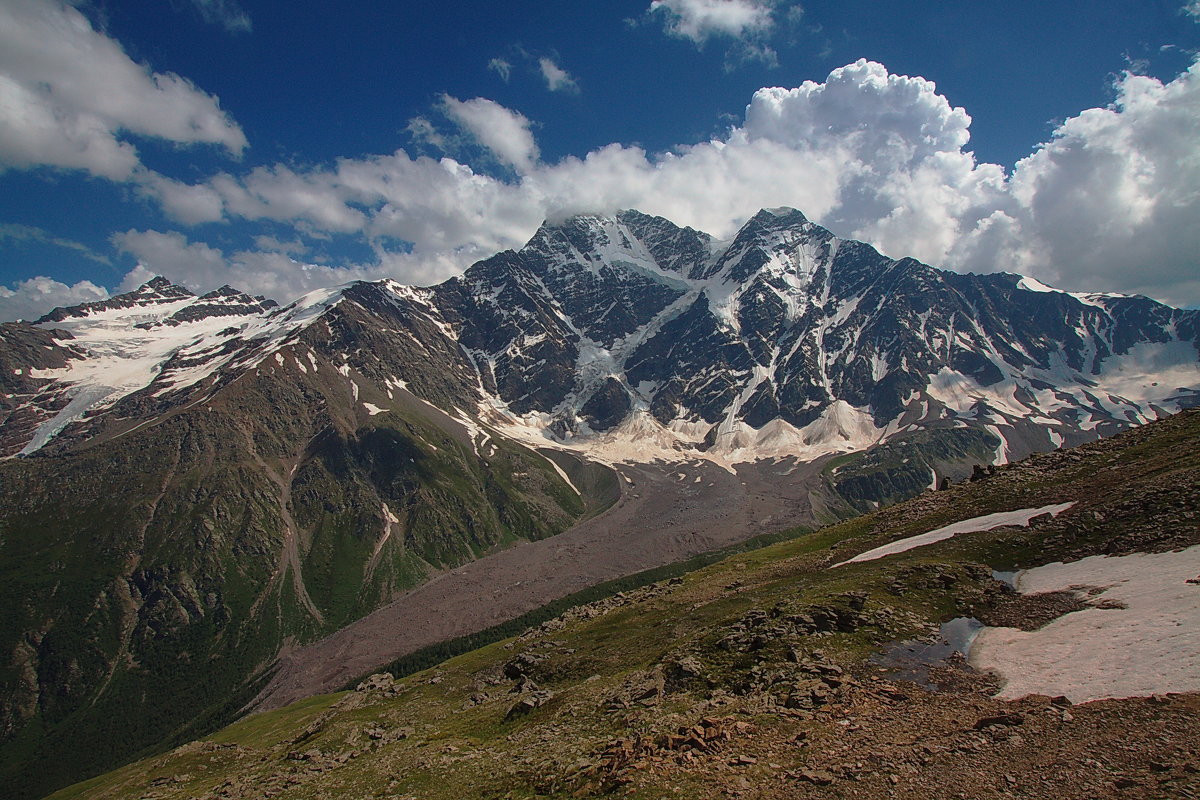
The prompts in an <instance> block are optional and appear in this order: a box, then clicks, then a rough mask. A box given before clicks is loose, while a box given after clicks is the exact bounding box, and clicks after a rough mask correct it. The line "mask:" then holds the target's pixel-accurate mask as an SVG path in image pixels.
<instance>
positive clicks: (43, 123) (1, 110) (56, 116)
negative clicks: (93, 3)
mask: <svg viewBox="0 0 1200 800" xmlns="http://www.w3.org/2000/svg"><path fill="white" fill-rule="evenodd" d="M124 133H134V134H139V135H143V136H151V137H156V138H160V139H165V140H168V141H172V142H176V143H179V144H214V145H219V146H221V147H224V148H225V149H227V150H228V151H229V152H230V153H231V154H234V155H238V154H240V153H241V152H242V150H243V148H245V146H246V137H245V135H244V134H243V133H242V130H241V128H240V127H238V125H237V123H235V122H234V121H233V120H232V119H231V118H230V117H229V116H228V115H227V114H226V113H225V112H224V111H222V110H221V107H220V105H219V103H218V101H217V99H216V98H215V97H213V96H212V95H209V94H206V93H205V92H203V91H201V90H200V89H198V88H196V87H195V86H194V85H193V84H192V83H191V82H190V81H188V80H187V79H185V78H182V77H180V76H178V75H175V74H174V73H170V72H166V73H161V72H153V71H151V70H150V69H149V68H147V67H146V66H144V65H141V64H137V63H135V62H134V61H133V60H132V59H130V58H129V56H128V55H127V54H126V53H125V52H124V50H123V49H122V48H121V46H120V44H118V43H117V42H116V41H114V40H113V39H111V38H109V37H107V36H105V35H104V34H103V33H100V32H98V31H96V30H95V29H94V28H93V27H92V25H91V23H90V22H89V21H88V19H87V18H86V17H85V16H84V15H83V14H81V13H80V12H79V11H78V10H77V9H75V8H74V7H72V6H70V5H67V4H66V3H63V2H61V0H4V2H3V3H0V168H3V167H4V166H10V167H18V168H27V167H35V166H39V165H48V166H55V167H63V168H68V169H82V170H86V171H87V172H89V173H91V174H93V175H97V176H100V177H104V178H110V179H113V180H130V179H134V178H135V177H136V175H135V173H137V171H138V168H139V161H138V156H137V152H136V150H135V148H134V146H133V145H132V144H131V143H129V142H128V141H125V140H124V139H123V138H121V137H122V135H123V134H124Z"/></svg>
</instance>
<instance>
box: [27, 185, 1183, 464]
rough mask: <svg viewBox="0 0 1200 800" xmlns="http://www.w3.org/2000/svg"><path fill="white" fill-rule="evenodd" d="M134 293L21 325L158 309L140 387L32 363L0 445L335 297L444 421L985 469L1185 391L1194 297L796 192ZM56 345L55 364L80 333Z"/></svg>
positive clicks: (290, 321) (179, 392)
mask: <svg viewBox="0 0 1200 800" xmlns="http://www.w3.org/2000/svg"><path fill="white" fill-rule="evenodd" d="M138 292H141V293H143V294H144V296H139V295H138ZM138 292H135V293H131V294H129V295H122V296H120V297H119V298H114V300H112V301H106V303H101V304H95V305H96V306H97V308H96V310H94V311H93V310H91V309H88V310H87V312H86V313H81V311H80V309H60V310H58V311H56V312H53V313H52V314H50V315H47V317H45V318H43V320H41V321H39V324H38V327H39V328H41V329H45V328H47V327H48V326H50V325H51V324H54V325H56V326H60V327H67V329H68V330H70V329H71V327H70V321H71V320H74V319H78V318H82V319H85V320H91V319H94V318H96V317H97V316H99V315H100V314H101V313H102V312H109V313H110V314H114V315H115V314H117V313H118V312H117V311H115V309H128V308H132V309H135V310H136V311H138V312H142V311H145V310H147V309H149V308H157V309H160V310H162V311H166V310H168V309H170V310H171V313H170V314H160V315H159V317H158V319H156V320H155V321H152V322H146V321H142V322H139V323H136V324H138V325H139V327H141V328H143V329H145V328H151V329H153V328H160V329H165V328H167V327H169V328H171V329H172V331H171V332H172V336H169V337H160V338H159V339H158V341H157V343H156V344H155V345H154V346H156V347H157V348H158V351H157V355H156V356H155V357H156V358H157V363H155V364H153V365H152V370H151V372H148V373H147V372H143V373H142V374H141V375H140V376H139V377H138V380H140V381H141V385H140V386H138V385H135V382H134V381H132V380H131V381H130V382H128V383H127V385H126V386H125V387H123V388H120V389H119V390H114V389H112V388H111V387H109V388H108V389H107V390H105V389H102V388H97V386H96V385H95V384H96V381H91V382H90V383H89V381H88V380H87V379H86V378H85V379H84V380H77V378H76V375H74V374H72V373H71V371H70V370H67V369H63V370H58V371H57V372H51V371H46V370H45V369H44V368H43V369H41V370H40V371H38V372H37V375H38V376H41V377H42V378H43V380H45V381H46V383H45V384H43V386H42V394H41V395H35V396H33V397H32V398H30V399H25V397H28V395H26V396H20V397H19V398H18V397H12V396H10V397H9V398H7V403H8V405H9V406H10V408H12V410H10V411H9V416H10V417H20V418H23V419H26V420H28V419H30V418H32V419H36V420H39V421H40V423H41V424H40V427H39V428H37V429H36V431H37V432H36V433H34V435H33V436H32V437H31V438H28V439H26V437H28V436H29V433H30V428H31V423H30V422H28V421H26V422H25V423H24V424H23V425H21V426H20V427H19V435H18V433H14V432H13V431H8V432H7V433H6V441H7V446H8V448H9V451H10V453H11V451H12V450H13V448H15V447H16V445H17V444H22V448H23V449H22V450H21V452H23V453H30V452H34V451H36V450H37V448H38V447H41V446H44V445H45V444H46V442H48V441H49V440H50V439H51V438H52V437H53V435H54V434H53V433H50V434H49V435H47V432H48V431H51V432H53V431H55V430H61V429H62V428H63V427H69V426H76V427H82V428H84V429H85V431H84V433H83V436H85V437H86V436H89V435H94V434H95V433H96V432H97V431H98V430H99V429H102V428H103V427H104V426H103V424H97V421H96V418H97V417H101V416H103V414H102V413H98V412H103V411H104V410H105V409H106V408H110V407H112V406H113V405H114V404H115V403H118V402H119V401H120V399H121V398H123V397H125V396H126V394H131V393H141V394H142V395H146V394H149V395H152V396H154V397H160V398H164V400H165V401H166V404H167V405H169V404H170V403H175V404H178V403H182V402H190V401H191V400H192V399H194V397H195V396H196V395H199V394H201V393H203V392H204V391H207V390H206V389H205V388H203V387H205V386H209V385H210V384H211V385H217V384H220V383H221V382H222V381H228V380H231V379H233V378H235V377H236V376H237V375H238V374H241V373H243V372H244V371H246V370H249V369H253V368H255V367H256V366H257V365H258V364H260V363H261V362H262V361H263V359H264V358H266V357H268V356H270V355H272V354H274V353H275V352H277V351H278V350H279V348H280V347H282V346H283V345H284V343H287V342H290V341H294V340H295V338H296V337H297V336H298V334H299V331H301V330H303V329H304V328H306V327H307V326H309V325H311V324H313V323H314V322H315V321H317V320H322V319H325V320H328V319H331V318H332V316H331V315H333V313H334V312H333V311H332V309H334V308H335V307H336V306H338V305H339V304H342V303H344V302H347V301H348V302H350V303H353V304H355V305H357V306H359V307H360V308H362V309H366V310H367V312H368V313H371V314H374V315H377V317H378V323H379V325H380V326H381V328H383V329H385V330H390V331H392V332H394V333H396V334H397V335H400V336H406V337H408V338H409V339H410V340H411V341H410V342H408V345H407V346H406V347H405V348H403V349H404V353H405V355H406V357H407V358H410V359H411V360H407V361H406V360H399V361H385V360H383V359H380V358H379V356H378V355H377V354H373V353H370V352H362V351H361V349H360V350H358V351H354V352H347V353H342V354H341V356H340V357H341V359H342V361H343V362H344V363H345V364H347V365H350V364H351V362H355V361H356V362H358V363H357V365H356V368H364V369H367V370H368V371H369V372H371V373H374V374H377V376H378V377H379V378H380V379H381V380H383V381H384V382H385V383H386V384H387V385H389V386H392V387H403V388H404V389H405V390H406V391H410V392H412V393H413V394H414V395H416V396H417V397H419V398H421V399H423V400H426V401H428V402H431V403H433V404H434V405H435V406H438V407H439V408H441V409H442V410H444V411H447V412H449V413H451V414H452V415H461V416H463V417H466V418H470V419H473V420H476V421H482V422H485V423H486V424H488V425H490V426H493V427H496V428H497V429H499V430H502V431H504V432H506V433H508V434H509V435H512V436H514V437H517V438H521V439H524V440H526V441H530V442H536V443H539V444H554V445H558V446H568V447H573V448H578V449H579V450H581V451H582V452H584V453H588V454H590V455H593V456H598V457H601V458H605V457H607V458H609V459H612V458H616V459H618V460H619V459H621V458H625V457H632V458H633V459H634V460H636V458H638V457H642V458H646V457H652V456H653V457H663V458H680V457H691V456H695V455H696V454H700V453H705V454H709V455H710V456H713V457H717V458H721V459H724V460H726V461H730V462H733V463H736V462H739V461H743V462H744V461H751V460H754V459H758V458H770V457H783V456H792V457H797V458H801V459H806V460H811V459H812V458H816V457H819V456H822V455H826V454H829V453H836V452H852V451H856V450H863V449H866V448H868V447H870V446H873V445H877V444H882V443H886V442H888V441H889V440H891V439H894V438H896V437H900V436H903V435H905V434H908V433H912V432H915V431H922V430H950V429H955V428H970V429H972V430H975V431H978V432H981V433H982V434H983V435H985V436H987V437H988V438H989V440H990V441H992V442H993V444H992V445H991V446H992V447H993V448H994V458H993V460H994V461H996V462H997V463H1004V461H1006V460H1008V459H1011V458H1017V457H1020V456H1023V455H1025V454H1027V453H1029V452H1035V451H1039V450H1047V449H1051V448H1053V447H1057V446H1060V445H1062V444H1064V443H1065V444H1076V443H1079V442H1082V441H1086V440H1089V439H1091V438H1095V437H1096V436H1098V435H1105V434H1110V433H1112V432H1115V431H1116V430H1120V429H1121V428H1123V427H1127V426H1128V425H1130V424H1138V423H1144V422H1146V421H1149V420H1152V419H1156V418H1158V417H1160V416H1162V415H1165V414H1169V413H1172V412H1174V411H1177V410H1178V409H1180V408H1183V407H1188V406H1191V405H1194V404H1196V403H1198V402H1200V351H1198V347H1200V345H1198V344H1197V342H1198V341H1200V312H1197V311H1186V310H1180V309H1172V308H1169V307H1167V306H1164V305H1162V304H1160V303H1157V302H1155V301H1153V300H1150V299H1148V298H1144V297H1127V296H1120V295H1111V294H1080V293H1069V292H1061V291H1057V290H1053V289H1050V288H1049V287H1046V286H1044V285H1042V284H1040V283H1038V282H1037V281H1034V280H1032V279H1029V278H1021V277H1019V276H1015V275H1009V274H994V275H961V274H957V273H952V272H945V271H942V270H937V269H933V268H931V267H928V266H926V265H923V264H921V263H919V262H916V261H914V260H912V259H902V260H899V261H896V260H893V259H889V258H886V257H884V256H882V255H880V254H879V253H878V252H876V251H875V250H874V249H873V248H871V247H870V246H869V245H865V244H862V243H860V242H853V241H843V240H840V239H838V238H837V237H834V236H833V235H832V234H830V233H829V232H828V231H827V230H825V229H824V228H821V227H820V226H818V225H815V224H813V223H811V222H809V221H808V220H807V219H805V218H804V216H803V215H802V214H800V212H798V211H795V210H792V209H774V210H765V211H762V212H759V213H758V214H757V215H755V216H754V217H753V218H751V220H750V221H749V222H747V223H746V225H745V226H744V227H743V228H742V229H741V231H739V233H738V234H737V235H736V236H735V237H734V238H733V239H732V240H731V241H728V242H717V241H715V240H714V239H713V238H712V237H710V236H708V235H707V234H704V233H701V232H698V231H694V230H692V229H690V228H679V227H678V226H675V225H673V224H672V223H670V222H669V221H667V220H664V219H661V218H656V217H650V216H647V215H644V214H640V213H639V212H635V211H626V212H621V213H619V214H617V215H615V216H613V217H609V218H604V217H593V216H578V217H572V218H570V219H567V220H565V221H563V222H561V223H558V224H546V225H543V227H542V228H541V229H540V230H539V231H538V232H537V234H535V236H534V237H533V238H532V239H531V240H530V242H529V243H528V244H527V245H526V246H525V247H524V248H522V249H521V250H520V251H517V252H513V251H508V252H504V253H500V254H498V255H496V256H494V257H493V258H490V259H487V260H485V261H482V262H479V263H478V264H476V265H474V266H473V267H471V268H470V269H468V270H467V271H466V272H465V273H464V274H463V275H462V276H460V277H458V278H453V279H451V280H449V281H447V282H445V283H443V284H440V285H438V286H434V287H430V288H414V287H406V286H402V285H400V284H396V283H394V282H392V281H382V282H378V283H374V284H370V283H355V284H350V285H347V286H344V287H338V288H336V289H331V290H325V291H322V292H316V293H313V294H311V295H308V296H306V297H305V298H301V299H300V300H298V301H296V302H295V303H293V304H291V305H289V306H288V307H287V308H284V309H280V308H269V307H267V305H266V304H264V302H263V301H262V300H261V299H260V298H248V297H246V296H245V295H240V293H236V292H235V291H234V290H232V289H229V288H228V287H225V288H224V289H222V290H218V291H217V292H215V293H212V294H210V295H207V296H205V298H199V299H195V298H191V297H190V295H189V294H188V293H186V290H180V289H178V287H171V286H170V285H169V284H168V283H167V282H165V281H162V280H161V279H159V280H158V282H152V283H151V284H147V286H145V287H143V288H142V289H139V290H138ZM181 293H182V294H181ZM214 295H216V297H214ZM218 300H219V301H220V303H218V302H217V301H218ZM206 301H207V302H206ZM173 303H180V304H181V306H182V307H181V308H180V309H174V306H173V305H172V304H173ZM212 306H219V307H220V309H221V313H222V314H225V315H229V316H230V317H231V318H232V319H231V320H229V322H230V324H229V325H219V324H218V323H217V321H218V319H219V318H218V317H216V316H213V315H212V312H208V311H205V310H204V309H208V308H209V307H212ZM234 323H237V324H234ZM75 327H76V329H77V330H78V329H79V328H83V327H85V326H84V325H83V324H80V325H77V326H75ZM175 329H177V330H175ZM147 332H148V333H149V332H150V331H147ZM176 334H177V335H176ZM75 335H76V336H77V337H78V336H79V334H78V332H76V333H75ZM71 344H72V345H73V349H72V350H69V351H68V349H67V348H66V347H65V346H64V347H63V350H64V354H63V359H67V358H69V357H70V356H71V355H72V354H74V355H78V353H79V350H80V349H83V350H86V349H87V347H88V343H87V342H84V341H78V340H76V341H74V342H72V343H71ZM94 347H95V350H96V351H97V352H103V351H104V350H105V348H106V347H107V349H108V350H109V351H114V350H116V348H113V347H111V346H110V345H106V344H105V343H104V342H103V337H99V338H98V340H97V341H96V342H95V343H94ZM435 351H436V352H435ZM117 355H130V356H132V357H134V358H143V357H145V356H146V348H143V349H141V350H138V349H136V348H134V349H132V350H127V351H126V352H123V353H121V352H118V353H117ZM86 360H87V359H85V361H86ZM368 364H369V366H367V365H368ZM72 366H74V362H72ZM96 395H102V396H101V399H100V400H87V398H88V397H95V396H96ZM66 398H70V399H71V401H73V404H72V402H67V403H64V400H65V399H66ZM80 398H84V399H83V400H82V401H81V400H80ZM17 399H20V400H21V401H23V402H14V401H15V400H17ZM160 405H162V404H160ZM80 409H82V411H81V410H80ZM118 413H119V415H121V416H125V417H127V418H128V417H130V416H131V415H130V413H129V409H124V410H123V411H122V412H118ZM84 416H87V417H88V418H89V420H84V419H83V417H84ZM9 427H12V426H8V425H5V426H4V428H9ZM23 439H26V441H24V442H22V440H23ZM635 453H636V454H640V455H639V456H631V454H635ZM681 454H683V455H682V456H681ZM937 478H938V476H936V475H935V476H933V478H932V479H933V480H937Z"/></svg>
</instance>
